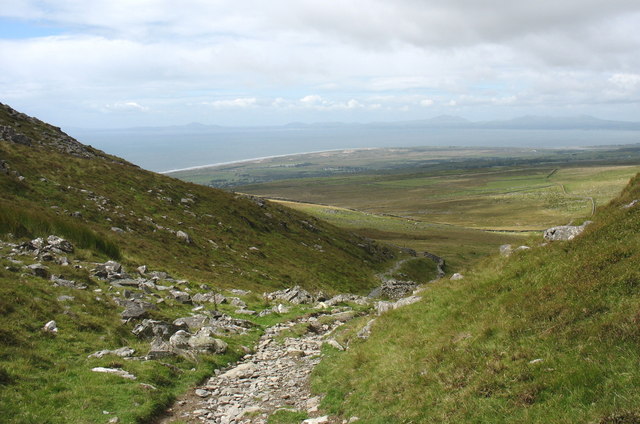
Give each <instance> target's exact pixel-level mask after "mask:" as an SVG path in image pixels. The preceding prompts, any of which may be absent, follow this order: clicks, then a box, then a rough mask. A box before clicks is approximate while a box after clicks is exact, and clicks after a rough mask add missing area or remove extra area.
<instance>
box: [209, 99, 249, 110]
mask: <svg viewBox="0 0 640 424" xmlns="http://www.w3.org/2000/svg"><path fill="white" fill-rule="evenodd" d="M257 103H258V99H257V98H255V97H240V98H237V99H232V100H215V101H212V102H203V104H205V105H208V106H213V107H214V108H215V109H234V108H239V109H244V108H249V107H255V106H256V105H257Z"/></svg>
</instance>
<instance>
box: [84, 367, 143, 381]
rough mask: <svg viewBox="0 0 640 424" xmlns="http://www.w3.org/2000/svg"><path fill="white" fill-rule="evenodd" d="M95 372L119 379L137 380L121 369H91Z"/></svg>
mask: <svg viewBox="0 0 640 424" xmlns="http://www.w3.org/2000/svg"><path fill="white" fill-rule="evenodd" d="M91 371H93V372H102V373H107V374H113V375H117V376H118V377H122V378H127V379H129V380H135V379H136V376H135V375H133V374H131V373H128V372H126V371H125V370H121V369H119V368H104V367H95V368H91Z"/></svg>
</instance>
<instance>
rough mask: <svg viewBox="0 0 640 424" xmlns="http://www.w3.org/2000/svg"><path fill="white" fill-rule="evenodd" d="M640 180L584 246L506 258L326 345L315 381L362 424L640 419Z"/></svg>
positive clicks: (605, 213)
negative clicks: (368, 332)
mask: <svg viewBox="0 0 640 424" xmlns="http://www.w3.org/2000/svg"><path fill="white" fill-rule="evenodd" d="M636 199H640V176H636V177H635V178H633V179H632V181H631V182H630V184H629V185H628V187H627V188H626V189H625V190H624V191H623V193H622V194H621V195H620V196H619V197H618V198H616V199H615V200H613V201H612V202H611V203H610V204H609V205H608V206H606V207H603V208H601V209H600V210H599V211H598V213H597V214H596V216H595V218H594V221H595V222H594V223H593V224H591V225H590V226H588V227H587V230H586V231H585V232H584V233H583V234H582V235H581V236H579V237H577V238H576V239H574V240H572V241H569V242H553V243H550V244H547V245H542V244H541V242H542V240H540V239H532V240H531V241H530V246H532V249H530V250H526V251H521V252H516V253H514V254H513V255H511V256H510V257H501V256H495V257H492V258H489V259H487V260H484V261H483V262H482V263H480V264H479V265H477V266H475V267H474V268H473V269H469V270H467V271H466V272H464V275H465V277H466V278H464V279H463V280H459V281H450V280H441V281H439V282H437V283H435V284H433V285H432V286H430V287H429V288H428V289H427V290H425V291H424V292H423V294H422V295H423V299H422V301H420V302H418V303H416V304H414V305H411V306H408V307H405V308H402V309H398V310H395V311H392V312H389V313H387V314H385V315H383V316H382V317H380V318H378V319H377V321H376V322H375V324H374V326H373V332H372V336H371V338H370V339H368V340H367V341H364V342H363V341H361V340H359V339H358V338H357V337H355V336H353V334H354V333H355V330H357V328H354V329H353V330H352V332H351V333H350V332H345V333H344V334H342V335H341V338H340V340H341V341H342V342H343V343H346V341H347V340H350V348H349V350H348V351H346V352H337V351H334V350H331V349H330V348H327V355H328V357H326V358H325V359H324V360H323V362H322V364H321V365H320V367H319V368H317V369H316V372H315V379H314V386H315V389H316V390H318V391H320V392H325V393H327V397H326V398H325V400H324V406H326V407H327V408H329V409H330V410H331V411H333V412H336V413H340V414H342V415H344V416H345V417H347V418H348V417H350V416H358V417H360V418H361V420H360V421H359V422H363V423H392V422H393V423H418V422H451V423H453V422H483V423H484V422H491V423H502V422H504V423H638V422H640V408H639V407H638V405H640V391H638V387H639V385H640V366H639V364H640V269H639V268H638V263H640V237H639V233H640V204H638V203H639V202H636V204H634V205H633V206H630V207H625V206H627V205H630V204H632V202H633V201H634V200H636Z"/></svg>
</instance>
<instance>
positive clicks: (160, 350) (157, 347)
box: [147, 338, 174, 359]
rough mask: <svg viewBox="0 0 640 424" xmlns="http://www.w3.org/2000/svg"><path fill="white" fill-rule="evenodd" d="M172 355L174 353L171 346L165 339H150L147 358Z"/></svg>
mask: <svg viewBox="0 0 640 424" xmlns="http://www.w3.org/2000/svg"><path fill="white" fill-rule="evenodd" d="M172 355H174V352H173V351H172V350H171V346H170V345H169V343H168V342H167V341H165V340H162V339H161V338H155V339H153V340H152V341H151V346H150V347H149V353H147V358H148V359H160V358H166V357H167V356H172Z"/></svg>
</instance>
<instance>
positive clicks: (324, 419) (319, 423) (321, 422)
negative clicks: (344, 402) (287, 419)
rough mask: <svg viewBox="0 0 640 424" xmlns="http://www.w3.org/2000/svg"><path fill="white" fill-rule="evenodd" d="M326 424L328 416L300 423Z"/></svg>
mask: <svg viewBox="0 0 640 424" xmlns="http://www.w3.org/2000/svg"><path fill="white" fill-rule="evenodd" d="M328 422H329V416H327V415H323V416H322V417H317V418H308V419H306V420H304V421H302V424H326V423H328Z"/></svg>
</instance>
